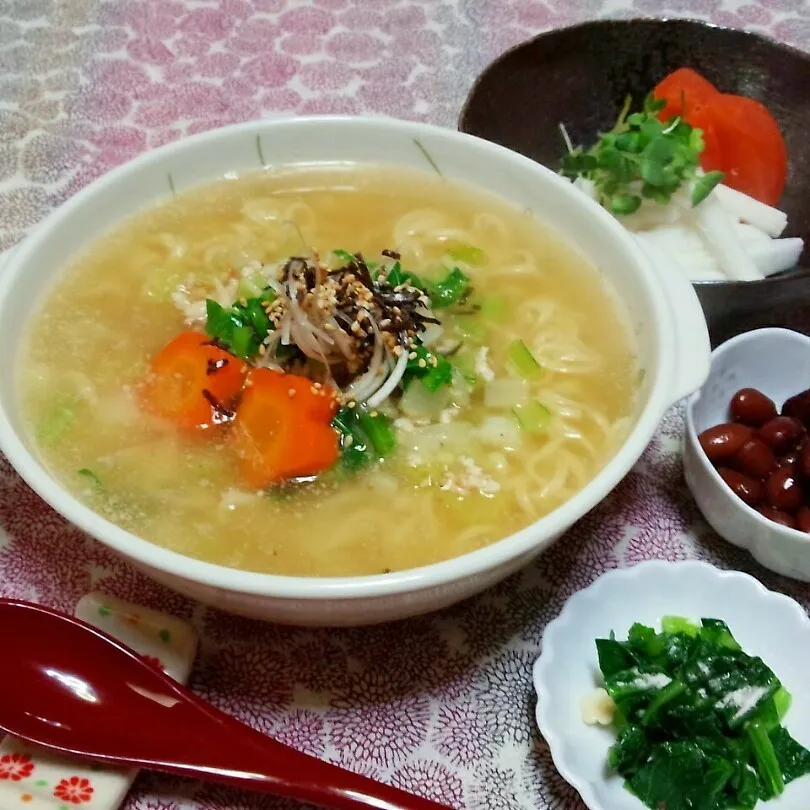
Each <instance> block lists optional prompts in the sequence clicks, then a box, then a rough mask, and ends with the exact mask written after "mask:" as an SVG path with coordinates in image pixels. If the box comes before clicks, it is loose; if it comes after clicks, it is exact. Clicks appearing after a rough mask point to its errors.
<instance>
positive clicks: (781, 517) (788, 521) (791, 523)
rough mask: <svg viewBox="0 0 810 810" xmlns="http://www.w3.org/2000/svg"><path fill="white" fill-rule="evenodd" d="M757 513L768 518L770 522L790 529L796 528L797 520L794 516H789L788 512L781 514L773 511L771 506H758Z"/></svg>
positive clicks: (776, 510) (775, 510)
mask: <svg viewBox="0 0 810 810" xmlns="http://www.w3.org/2000/svg"><path fill="white" fill-rule="evenodd" d="M757 512H759V514H760V515H762V516H763V517H766V518H768V520H772V521H773V522H774V523H779V524H780V525H782V526H787V527H788V528H789V529H795V528H796V520H795V519H794V517H793V515H789V514H788V513H787V512H780V511H779V510H778V509H773V508H772V507H770V506H758V507H757Z"/></svg>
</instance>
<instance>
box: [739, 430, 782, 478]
mask: <svg viewBox="0 0 810 810" xmlns="http://www.w3.org/2000/svg"><path fill="white" fill-rule="evenodd" d="M732 463H733V464H734V467H735V468H736V469H738V470H739V471H740V472H742V473H745V474H746V475H750V476H751V477H752V478H758V479H760V480H764V479H765V478H767V477H768V476H769V475H770V474H771V473H772V472H773V471H774V470H775V469H776V467H777V463H776V456H775V455H774V454H773V450H771V448H770V447H768V445H767V444H765V442H763V441H762V439H757V438H756V437H753V438H751V439H749V440H748V441H747V442H746V443H745V444H744V445H743V446H742V447H741V448H740V449H739V451H738V452H737V454H736V455H735V456H734V458H733V459H732Z"/></svg>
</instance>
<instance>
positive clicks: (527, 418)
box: [512, 402, 551, 433]
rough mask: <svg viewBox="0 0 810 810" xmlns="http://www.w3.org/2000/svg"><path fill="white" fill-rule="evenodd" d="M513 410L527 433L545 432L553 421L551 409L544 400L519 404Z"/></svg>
mask: <svg viewBox="0 0 810 810" xmlns="http://www.w3.org/2000/svg"><path fill="white" fill-rule="evenodd" d="M512 412H513V413H514V414H515V418H516V419H517V420H518V424H519V425H520V426H521V428H523V430H525V431H526V432H527V433H544V432H545V431H546V430H547V429H548V426H549V423H550V422H551V411H550V410H549V409H548V408H547V407H546V406H545V405H543V403H542V402H529V403H528V404H526V405H518V406H517V407H515V408H514V409H513V410H512Z"/></svg>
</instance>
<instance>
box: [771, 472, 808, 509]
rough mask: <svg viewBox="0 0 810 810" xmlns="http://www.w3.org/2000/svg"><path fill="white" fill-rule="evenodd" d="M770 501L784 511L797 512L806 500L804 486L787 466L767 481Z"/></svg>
mask: <svg viewBox="0 0 810 810" xmlns="http://www.w3.org/2000/svg"><path fill="white" fill-rule="evenodd" d="M765 494H766V496H767V498H768V503H769V504H770V505H771V506H772V507H773V508H774V509H780V510H781V511H783V512H795V511H796V510H797V509H798V508H799V507H800V506H801V505H802V502H803V501H804V493H803V492H802V488H801V486H800V484H799V482H798V480H797V479H796V476H795V475H794V474H793V472H792V470H789V469H787V468H785V467H783V468H781V469H779V470H777V471H776V472H775V473H774V474H773V475H772V476H771V477H770V478H769V479H768V480H767V481H766V482H765Z"/></svg>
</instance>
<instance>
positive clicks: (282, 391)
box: [230, 368, 339, 489]
mask: <svg viewBox="0 0 810 810" xmlns="http://www.w3.org/2000/svg"><path fill="white" fill-rule="evenodd" d="M337 408H338V402H337V399H336V398H335V395H334V392H333V391H332V390H331V389H329V388H325V387H316V386H315V385H314V384H313V383H312V381H311V380H308V379H306V378H305V377H298V376H296V375H294V374H284V373H282V372H279V371H271V370H270V369H266V368H260V369H254V370H253V371H251V372H250V373H249V374H248V378H247V381H246V383H245V389H244V393H243V395H242V399H241V401H240V403H239V410H238V412H237V415H236V419H235V420H234V422H233V425H232V429H231V432H230V439H231V442H232V443H233V445H234V447H235V449H236V454H237V456H238V457H239V463H240V467H241V471H242V476H243V478H244V479H245V482H246V483H247V484H248V485H250V486H253V487H256V488H257V489H262V488H264V487H268V486H271V485H272V484H277V483H280V482H282V481H286V480H289V479H291V478H297V477H300V476H305V475H316V474H317V473H319V472H322V471H323V470H325V469H326V468H327V467H330V466H332V464H334V463H335V462H336V461H337V459H338V454H339V447H338V434H337V431H336V430H335V429H334V428H333V427H332V417H333V416H334V415H335V413H336V412H337Z"/></svg>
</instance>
